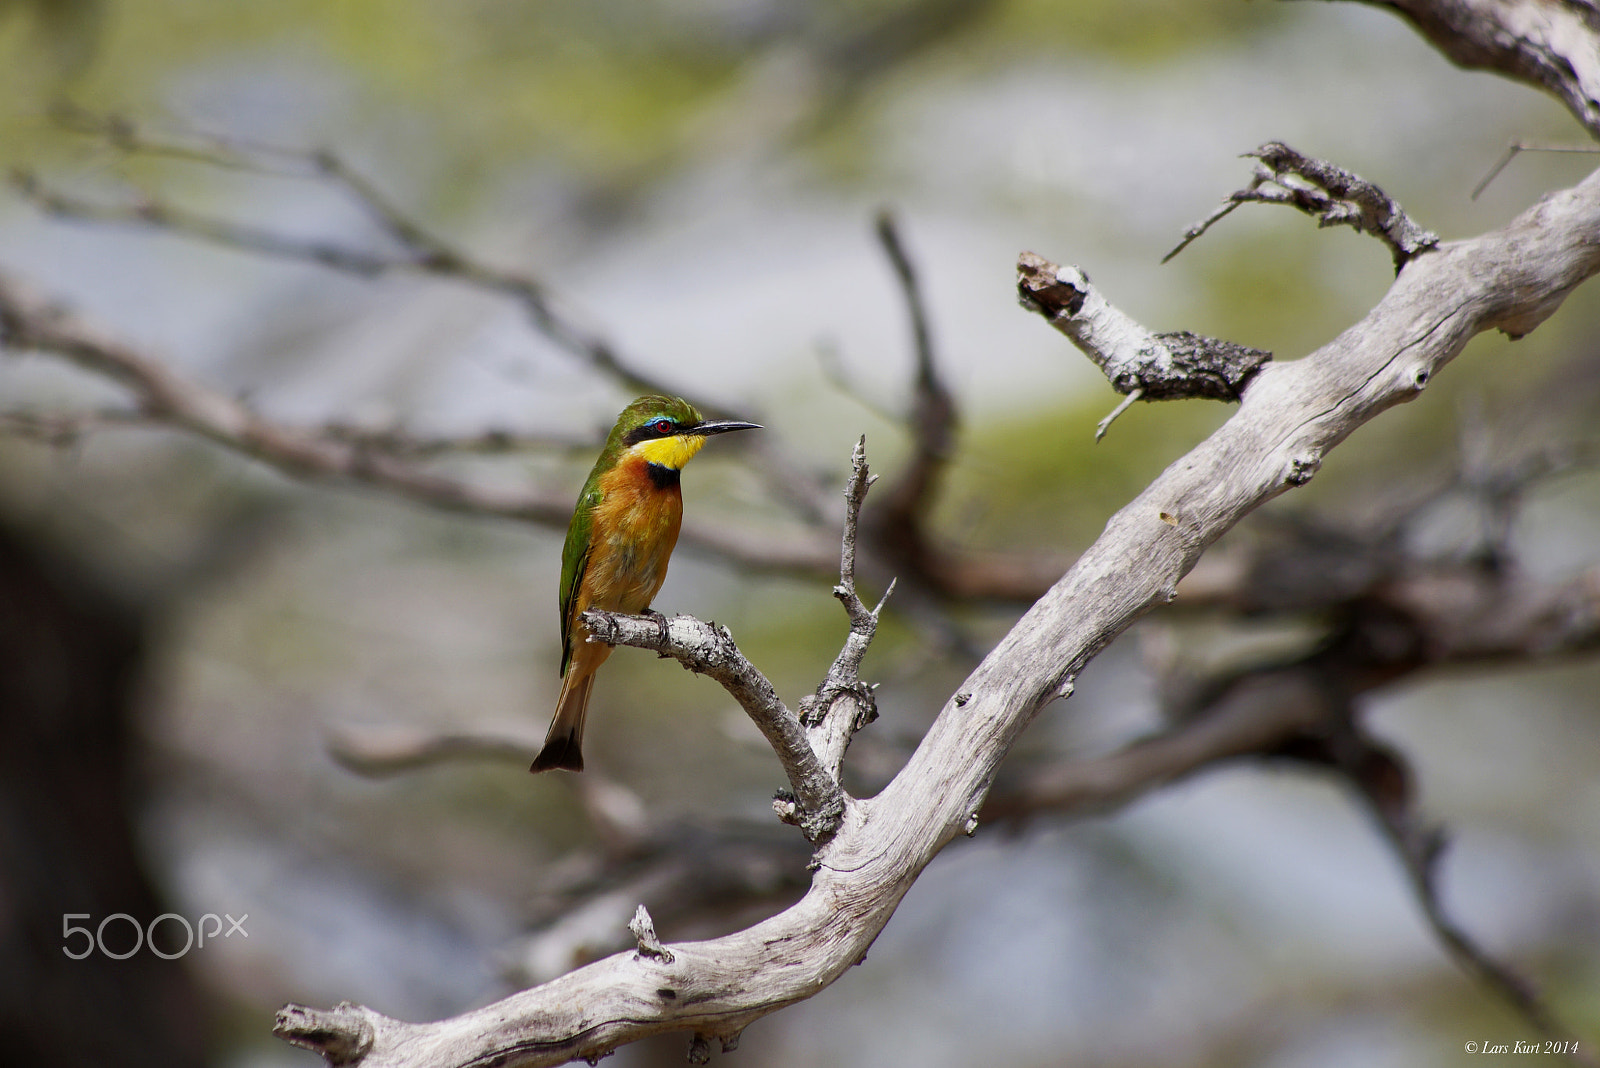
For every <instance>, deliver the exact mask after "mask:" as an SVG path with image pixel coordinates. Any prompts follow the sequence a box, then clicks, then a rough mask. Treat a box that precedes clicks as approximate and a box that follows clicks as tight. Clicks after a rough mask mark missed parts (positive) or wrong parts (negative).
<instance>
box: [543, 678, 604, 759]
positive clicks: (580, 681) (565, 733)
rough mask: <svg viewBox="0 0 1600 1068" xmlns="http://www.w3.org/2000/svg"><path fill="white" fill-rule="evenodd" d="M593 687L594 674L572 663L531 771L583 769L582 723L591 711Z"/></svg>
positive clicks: (563, 681) (562, 683)
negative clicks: (542, 746) (548, 729)
mask: <svg viewBox="0 0 1600 1068" xmlns="http://www.w3.org/2000/svg"><path fill="white" fill-rule="evenodd" d="M593 688H594V671H593V670H592V669H591V670H588V671H583V670H581V669H580V666H579V665H578V664H573V665H572V666H571V669H570V670H569V671H568V672H567V677H566V678H565V679H563V680H562V682H561V696H560V697H558V698H557V699H556V714H555V718H554V719H552V720H551V721H550V731H549V733H547V734H546V735H545V736H544V748H543V749H540V750H539V755H538V756H536V757H534V758H533V766H532V767H530V768H529V769H528V770H529V771H533V772H539V771H549V770H550V769H551V768H563V769H565V770H567V771H582V770H583V751H582V746H583V720H584V717H585V716H586V715H587V714H588V712H589V691H590V690H592V689H593Z"/></svg>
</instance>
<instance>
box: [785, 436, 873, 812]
mask: <svg viewBox="0 0 1600 1068" xmlns="http://www.w3.org/2000/svg"><path fill="white" fill-rule="evenodd" d="M866 449H867V439H866V438H865V437H863V438H861V439H860V440H859V441H857V442H856V446H855V449H854V450H853V451H852V452H851V454H850V480H849V482H848V483H846V485H845V491H844V498H845V516H844V536H843V539H842V543H841V546H840V550H839V584H838V585H837V586H835V587H834V588H833V595H834V596H835V597H836V598H838V599H839V603H840V604H842V605H844V610H845V614H846V615H847V616H849V618H850V633H849V634H848V635H847V636H846V638H845V642H844V646H843V648H841V649H840V650H839V655H838V656H837V657H835V658H834V661H833V664H832V665H831V666H830V667H829V668H828V674H827V676H826V677H824V678H823V680H822V682H821V683H819V684H818V686H817V689H816V692H815V693H813V694H810V695H808V696H806V697H805V698H803V699H802V700H801V702H800V718H801V721H802V722H803V723H805V725H806V736H807V738H808V739H809V740H810V743H811V747H812V749H814V750H816V752H817V753H819V754H821V757H822V763H823V766H824V767H825V768H827V770H828V772H829V773H830V774H831V775H832V776H833V778H834V780H835V781H837V780H838V778H839V775H840V771H841V768H842V767H843V765H844V754H845V750H846V749H847V748H849V745H850V739H851V738H852V737H853V736H854V735H855V732H856V731H858V730H860V729H861V728H863V727H865V726H866V725H867V724H869V723H871V722H872V721H873V720H875V719H877V718H878V705H877V701H876V700H875V699H874V697H873V693H872V690H873V688H872V687H871V686H869V685H867V684H866V683H864V682H862V681H861V678H860V671H861V661H862V659H863V658H864V657H865V656H866V654H867V649H868V647H869V646H870V645H871V644H872V639H873V636H874V635H875V634H876V633H877V629H878V616H879V614H880V613H881V612H882V611H883V606H884V604H885V602H887V601H888V599H889V594H891V593H892V592H894V582H893V581H891V582H890V583H889V587H888V589H886V590H884V593H883V597H882V599H880V600H879V601H878V604H877V607H875V608H870V609H869V608H868V607H867V606H866V604H865V602H863V601H862V600H861V597H860V595H859V594H857V592H856V539H857V536H858V531H859V528H860V521H861V504H862V502H863V501H864V500H865V499H866V496H867V490H868V488H869V487H871V485H872V484H873V483H874V482H876V481H877V476H875V475H873V474H872V473H871V471H870V470H869V469H868V467H867V452H866Z"/></svg>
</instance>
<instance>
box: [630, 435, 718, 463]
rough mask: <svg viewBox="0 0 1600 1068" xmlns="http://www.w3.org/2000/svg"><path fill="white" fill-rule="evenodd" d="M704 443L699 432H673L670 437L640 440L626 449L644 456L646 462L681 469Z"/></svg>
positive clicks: (704, 440) (636, 454)
mask: <svg viewBox="0 0 1600 1068" xmlns="http://www.w3.org/2000/svg"><path fill="white" fill-rule="evenodd" d="M705 443H706V439H705V438H704V437H703V436H701V435H699V434H674V435H673V436H672V437H670V438H651V439H650V440H649V441H641V442H639V443H638V444H637V445H634V446H632V447H631V448H629V450H628V451H629V452H631V453H633V454H634V455H635V456H642V457H644V459H645V462H646V463H652V464H658V465H660V466H661V467H670V468H671V469H672V470H674V471H681V470H683V465H684V464H686V463H688V462H689V461H690V460H692V459H694V454H695V453H697V452H699V451H700V447H701V446H703V445H704V444H705Z"/></svg>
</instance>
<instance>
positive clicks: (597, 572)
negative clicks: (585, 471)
mask: <svg viewBox="0 0 1600 1068" xmlns="http://www.w3.org/2000/svg"><path fill="white" fill-rule="evenodd" d="M600 490H601V499H600V503H599V504H598V505H596V506H595V510H594V526H593V527H592V528H591V530H590V533H589V564H588V567H587V569H586V570H585V571H584V576H583V590H582V594H583V596H580V598H579V600H580V602H582V603H584V604H585V606H586V607H593V608H603V609H606V610H607V611H611V612H627V613H639V612H643V611H644V610H645V609H646V608H649V607H650V602H651V601H652V600H654V599H655V595H656V593H657V591H659V590H660V589H661V583H662V582H663V581H664V580H665V579H666V577H667V560H668V559H669V558H670V557H671V556H672V549H673V547H674V546H675V545H677V543H678V530H679V528H680V527H681V526H682V525H683V493H682V491H681V490H680V489H679V488H678V485H677V483H676V482H675V481H674V482H672V483H670V484H668V485H665V486H660V485H658V484H657V483H656V481H655V480H653V479H652V478H651V477H650V474H649V470H648V467H647V464H646V461H645V460H644V458H643V457H639V456H625V457H624V458H623V459H622V461H621V462H620V463H618V464H617V466H616V467H614V468H612V469H611V470H610V471H607V472H606V473H605V474H604V475H602V476H601V477H600Z"/></svg>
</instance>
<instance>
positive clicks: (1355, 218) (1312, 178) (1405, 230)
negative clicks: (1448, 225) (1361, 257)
mask: <svg viewBox="0 0 1600 1068" xmlns="http://www.w3.org/2000/svg"><path fill="white" fill-rule="evenodd" d="M1245 158H1246V159H1255V160H1257V161H1258V162H1257V163H1256V166H1255V168H1254V173H1253V174H1252V175H1251V178H1250V184H1249V185H1247V186H1245V187H1244V188H1243V189H1241V190H1239V191H1238V192H1236V193H1231V194H1229V196H1228V198H1227V199H1226V200H1224V201H1223V202H1222V204H1221V205H1220V206H1219V207H1218V208H1217V210H1215V211H1213V212H1212V213H1211V214H1210V215H1208V216H1206V217H1205V218H1204V219H1202V220H1200V221H1199V222H1197V223H1195V224H1194V225H1193V226H1191V227H1189V229H1187V230H1185V231H1184V233H1183V240H1182V241H1180V242H1178V246H1177V247H1176V248H1174V249H1173V250H1172V251H1171V252H1169V253H1167V254H1166V255H1165V256H1163V257H1162V259H1161V262H1162V263H1166V262H1167V261H1168V260H1170V259H1172V257H1174V256H1176V255H1177V254H1178V253H1180V252H1182V251H1183V250H1184V249H1186V248H1188V247H1189V244H1190V242H1192V241H1194V239H1195V238H1197V237H1199V236H1200V235H1201V234H1203V233H1205V232H1206V231H1207V230H1209V229H1210V228H1211V224H1212V223H1214V222H1216V221H1217V220H1219V219H1221V218H1222V217H1223V216H1224V215H1227V214H1229V213H1230V212H1232V211H1233V209H1234V208H1237V207H1238V206H1239V205H1240V204H1249V203H1256V204H1286V205H1288V206H1290V207H1293V208H1298V209H1300V210H1301V211H1303V212H1305V213H1306V214H1307V215H1310V216H1312V217H1314V218H1315V219H1316V220H1317V225H1318V226H1348V227H1350V228H1351V229H1353V230H1355V231H1356V232H1357V233H1364V234H1371V235H1372V236H1373V237H1376V238H1377V239H1378V240H1380V241H1382V242H1383V243H1384V244H1385V245H1386V246H1388V248H1389V253H1390V255H1392V256H1393V257H1394V269H1395V272H1396V273H1399V271H1400V268H1401V267H1403V266H1405V264H1406V261H1408V260H1410V259H1411V258H1412V257H1413V256H1416V255H1418V254H1419V253H1423V252H1426V251H1428V250H1429V249H1432V248H1435V247H1437V246H1438V244H1439V237H1438V235H1437V234H1434V233H1432V232H1430V231H1428V230H1424V229H1423V228H1422V227H1420V226H1418V225H1417V224H1416V223H1414V222H1412V221H1411V217H1410V216H1409V215H1407V214H1406V213H1405V210H1404V209H1402V208H1401V207H1400V205H1399V203H1398V202H1397V201H1396V200H1395V199H1394V198H1393V197H1391V196H1389V194H1387V193H1385V192H1384V191H1383V190H1382V189H1379V188H1378V187H1377V186H1376V185H1374V184H1372V183H1371V182H1369V181H1367V180H1366V179H1365V178H1362V177H1361V176H1360V175H1358V174H1354V173H1352V172H1350V171H1347V170H1345V169H1344V168H1343V167H1336V166H1334V165H1333V164H1331V163H1328V162H1327V161H1326V160H1320V159H1316V158H1314V157H1311V156H1303V155H1301V154H1300V153H1298V152H1296V151H1295V150H1294V149H1292V148H1290V147H1289V146H1288V145H1285V144H1282V143H1281V142H1278V141H1268V142H1267V143H1266V144H1264V145H1262V146H1261V147H1260V148H1258V149H1256V150H1255V151H1254V152H1246V153H1245Z"/></svg>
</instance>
